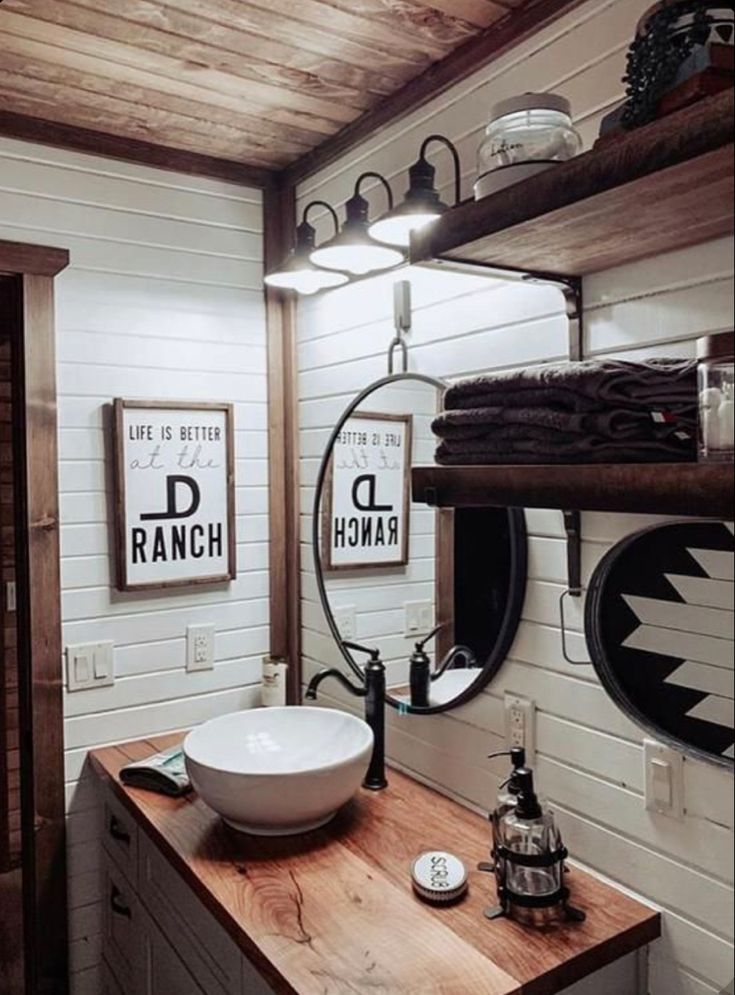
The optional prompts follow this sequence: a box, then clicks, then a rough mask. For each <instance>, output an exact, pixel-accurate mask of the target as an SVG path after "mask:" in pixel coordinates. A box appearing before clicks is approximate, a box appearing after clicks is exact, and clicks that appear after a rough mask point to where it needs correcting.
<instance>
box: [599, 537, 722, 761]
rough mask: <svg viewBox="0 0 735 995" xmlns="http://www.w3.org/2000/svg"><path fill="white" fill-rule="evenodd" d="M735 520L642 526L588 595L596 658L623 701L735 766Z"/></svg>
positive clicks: (653, 727) (634, 714) (676, 740)
mask: <svg viewBox="0 0 735 995" xmlns="http://www.w3.org/2000/svg"><path fill="white" fill-rule="evenodd" d="M734 565H735V543H734V542H733V529H732V526H730V525H726V524H724V523H719V522H703V521H698V522H697V521H695V522H674V523H669V524H666V525H660V526H656V527H655V528H652V529H648V530H646V531H644V532H639V533H637V534H636V535H633V536H631V537H629V538H628V539H626V540H625V541H624V542H622V543H620V544H619V545H618V546H616V547H615V548H614V549H613V550H612V551H611V552H610V553H608V555H607V556H606V557H605V559H604V560H603V561H602V563H601V564H600V565H599V567H598V568H597V570H596V572H595V574H594V577H593V579H592V582H591V585H590V592H589V597H588V600H587V613H586V614H587V617H586V630H587V641H588V645H589V651H590V655H591V658H592V662H593V664H594V666H595V669H596V671H597V674H598V676H599V677H600V680H601V681H602V683H603V685H604V687H605V689H606V690H607V692H608V693H609V694H610V695H611V697H612V698H613V699H614V701H615V702H616V704H618V705H619V706H620V708H622V710H623V711H624V712H625V713H626V714H627V715H628V716H629V717H630V718H631V719H632V720H633V721H634V722H636V723H637V724H638V725H639V726H642V727H643V728H644V729H646V730H647V731H648V732H650V733H651V734H652V735H653V736H655V737H656V738H657V739H660V740H662V741H663V742H665V743H667V744H669V745H671V746H673V747H674V748H676V749H679V750H682V751H683V752H685V753H687V754H690V755H692V756H695V757H698V758H699V759H702V760H707V761H709V762H712V763H717V764H718V765H720V766H725V767H728V768H730V769H732V766H733V756H734V754H733V748H734V747H735V731H733V669H732V661H733V617H734V614H735V613H734V612H733V573H734V571H733V568H734Z"/></svg>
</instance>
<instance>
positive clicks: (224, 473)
mask: <svg viewBox="0 0 735 995" xmlns="http://www.w3.org/2000/svg"><path fill="white" fill-rule="evenodd" d="M114 433H115V471H116V516H117V523H116V524H117V539H118V542H117V553H118V588H119V589H120V590H123V591H132V590H144V589H150V588H164V587H181V586H184V585H187V584H206V583H211V584H214V583H222V582H225V581H228V580H232V579H234V577H235V576H236V546H235V531H234V530H235V516H234V450H233V446H234V440H233V409H232V406H231V405H228V404H185V403H178V402H173V403H168V402H156V401H145V402H143V401H128V400H122V399H118V400H116V401H115V420H114Z"/></svg>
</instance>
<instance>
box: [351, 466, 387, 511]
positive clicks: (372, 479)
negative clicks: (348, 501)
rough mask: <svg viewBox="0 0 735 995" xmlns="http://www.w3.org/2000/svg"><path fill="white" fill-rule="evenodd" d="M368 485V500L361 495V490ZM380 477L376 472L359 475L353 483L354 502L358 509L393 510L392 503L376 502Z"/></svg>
mask: <svg viewBox="0 0 735 995" xmlns="http://www.w3.org/2000/svg"><path fill="white" fill-rule="evenodd" d="M366 485H367V502H366V501H365V500H363V499H362V498H361V496H360V491H361V489H362V488H364V487H365V486H366ZM377 491H378V478H377V477H376V476H375V474H374V473H367V474H365V475H364V476H362V477H358V478H357V480H356V481H355V483H354V484H353V485H352V503H353V504H354V506H355V507H356V508H357V510H358V511H393V505H392V504H376V502H377V500H378V496H377Z"/></svg>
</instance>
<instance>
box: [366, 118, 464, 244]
mask: <svg viewBox="0 0 735 995" xmlns="http://www.w3.org/2000/svg"><path fill="white" fill-rule="evenodd" d="M436 144H440V145H444V146H445V147H446V148H447V149H448V150H449V152H450V153H451V155H452V158H453V160H454V201H455V206H456V205H459V203H460V201H461V199H462V167H461V164H460V159H459V153H458V152H457V149H456V147H455V145H454V144H453V143H452V142H450V141H449V139H448V138H445V137H444V136H443V135H431V136H430V137H429V138H427V139H426V141H425V142H424V143H423V145H422V146H421V152H420V154H419V158H418V161H417V162H415V163H414V165H413V166H412V167H411V170H410V174H409V175H410V177H411V184H410V187H409V190H408V193H407V194H406V199H405V200H404V202H403V203H402V204H401V205H400V206H399V207H396V208H392V209H391V210H390V211H389V212H388V213H387V214H386V215H385V216H384V217H382V218H381V219H380V220H379V221H376V222H375V224H373V225H371V226H370V234H371V235H372V237H373V238H374V239H377V240H378V241H379V242H384V243H387V244H388V245H395V246H400V247H401V248H408V247H409V246H410V244H411V235H412V234H413V232H415V231H420V230H421V229H422V228H425V227H426V226H427V225H430V224H432V223H433V222H434V221H436V220H438V218H440V217H441V216H442V214H445V213H446V212H447V211H448V210H449V207H448V206H447V205H446V204H444V203H443V202H442V199H441V196H440V194H439V191H438V190H437V188H436V167H435V166H433V165H432V164H431V163H430V162H429V160H428V159H427V154H428V151H429V149H430V148H431V146H432V145H436Z"/></svg>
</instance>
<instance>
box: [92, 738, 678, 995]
mask: <svg viewBox="0 0 735 995" xmlns="http://www.w3.org/2000/svg"><path fill="white" fill-rule="evenodd" d="M181 739H182V734H173V735H171V736H166V737H161V738H156V739H151V740H146V741H142V742H136V743H132V744H125V745H122V746H119V747H110V748H107V749H102V750H97V751H95V752H94V753H93V754H91V757H92V763H93V766H94V769H95V770H96V771H97V773H98V774H99V775H100V776H101V778H102V779H103V780H104V781H106V782H108V783H109V784H110V785H111V786H112V788H113V790H114V791H115V792H116V794H117V795H118V797H119V798H120V799H121V800H122V802H123V803H124V804H125V805H126V807H127V808H128V809H129V811H130V812H131V813H132V814H133V815H134V816H135V818H136V819H137V821H138V823H139V825H140V826H141V828H142V829H143V830H144V831H145V832H146V833H147V834H148V835H149V837H150V838H151V839H152V840H153V842H154V843H156V845H157V846H158V847H159V848H160V849H161V850H162V852H163V853H164V855H165V856H166V857H167V859H168V860H169V861H170V862H171V864H172V865H173V866H174V867H175V868H176V870H177V871H178V873H180V874H181V875H182V876H183V877H184V879H185V880H186V881H187V883H188V884H189V886H190V887H191V888H193V889H194V891H195V892H196V893H197V895H198V896H199V898H200V899H201V900H202V902H203V903H204V904H205V905H206V907H207V908H208V909H209V911H210V912H212V913H213V914H214V915H215V916H216V917H217V919H218V920H219V922H220V923H221V925H222V926H223V927H224V928H225V929H226V930H227V931H228V933H229V934H230V935H231V936H232V937H233V938H234V939H235V941H236V942H237V943H238V944H239V945H240V947H241V949H242V950H243V952H244V953H245V954H246V955H247V956H248V957H249V958H250V959H251V960H252V962H253V963H254V964H255V965H256V967H257V968H258V969H259V970H260V971H261V973H262V974H263V975H264V977H266V978H267V980H268V981H269V983H270V984H271V985H272V987H273V988H274V990H275V991H276V992H278V993H284V995H317V993H323V992H324V991H335V992H336V991H339V992H340V993H341V992H356V993H359V992H364V993H367V992H370V993H376V992H380V993H385V995H399V993H400V995H521V993H522V995H552V993H555V992H558V991H560V990H562V989H563V988H564V987H566V986H568V985H570V984H573V983H574V982H576V981H578V980H580V979H581V978H583V977H586V976H587V975H589V974H590V973H592V972H593V971H595V970H598V969H600V968H602V967H604V966H605V965H607V964H609V963H611V962H612V961H614V960H616V959H618V958H619V957H623V956H625V955H627V954H629V953H632V952H633V951H635V950H636V949H638V948H640V947H642V946H644V945H645V944H647V943H650V942H651V941H653V940H655V939H656V938H657V937H658V936H659V934H660V917H659V915H658V914H657V913H656V912H654V911H653V910H651V909H649V908H646V907H644V906H642V905H641V904H639V903H637V902H635V901H633V900H632V899H630V898H627V897H626V896H624V895H622V894H621V893H619V892H618V891H616V890H615V889H613V888H611V887H609V886H608V885H606V884H603V883H602V882H600V881H598V880H597V879H595V878H593V877H591V876H589V875H587V874H585V873H583V872H582V871H580V870H578V869H574V870H573V871H572V874H571V875H570V886H571V887H572V889H573V894H574V901H575V903H576V904H578V905H581V906H582V907H583V908H585V909H586V911H587V913H588V919H587V922H586V923H584V924H582V925H574V926H571V925H564V926H559V927H556V928H554V929H551V930H549V931H539V932H532V931H529V930H527V929H524V928H522V927H520V926H518V925H517V924H515V923H512V922H509V921H505V920H501V921H498V922H495V923H489V922H488V921H487V920H486V919H485V918H484V916H483V910H484V909H485V908H486V907H487V906H488V905H491V904H493V903H494V900H495V896H494V888H493V883H492V879H491V878H490V877H489V876H488V875H486V874H483V873H481V872H479V871H476V870H475V868H476V866H477V863H478V862H479V861H481V860H486V859H487V855H488V846H489V827H488V825H487V822H486V821H485V820H484V819H482V818H480V817H479V816H477V815H474V814H473V813H471V812H469V811H468V810H466V809H464V808H462V807H460V806H459V805H457V804H456V803H455V802H452V801H450V800H449V799H447V798H445V797H443V796H441V795H439V794H437V793H435V792H433V791H431V790H430V789H428V788H426V787H424V786H422V785H420V784H418V783H417V782H415V781H413V780H411V779H410V778H407V777H405V776H404V775H402V774H399V773H398V772H396V771H392V772H391V778H390V782H391V783H390V787H389V789H388V790H387V791H385V792H381V793H377V794H376V793H372V792H365V791H362V792H360V794H359V795H358V797H357V798H356V799H355V800H354V801H353V802H352V803H351V804H350V805H349V806H348V807H347V808H346V809H344V810H343V811H342V813H340V815H339V816H338V817H337V818H336V819H335V820H334V822H332V823H331V825H330V826H328V827H326V828H325V829H322V830H319V831H317V832H314V833H309V834H307V835H305V836H302V837H294V838H291V839H280V840H278V839H275V840H262V839H257V838H255V837H250V836H243V835H239V834H237V833H234V832H232V831H231V830H229V829H227V828H226V827H225V826H224V824H223V823H222V822H221V821H220V820H219V819H218V818H217V816H215V814H214V813H213V812H212V811H211V810H210V809H209V808H207V806H206V805H204V803H203V802H201V801H200V800H199V799H197V798H196V797H195V796H191V797H189V798H188V799H184V800H176V799H169V798H164V797H163V796H159V795H155V794H151V793H148V792H144V791H140V790H134V789H125V788H123V787H122V786H121V785H120V783H119V779H118V774H119V771H120V768H121V767H122V766H123V765H124V764H125V763H127V762H128V761H129V760H132V759H141V758H142V757H144V756H146V755H149V754H151V753H153V752H156V751H158V750H161V749H164V748H166V747H167V746H171V745H174V744H176V743H177V742H180V741H181ZM489 801H490V800H489ZM439 848H441V849H449V850H452V851H453V852H455V853H456V854H457V855H458V856H459V857H461V858H462V859H463V860H464V862H465V864H466V865H467V867H468V868H469V869H470V882H471V889H470V894H469V896H468V898H467V899H465V901H464V902H462V903H461V904H459V905H456V906H454V907H452V908H444V909H433V908H430V907H428V906H426V905H424V904H422V903H421V902H420V901H419V900H418V899H416V898H415V897H414V895H413V893H412V890H411V885H410V866H411V863H412V861H413V860H414V859H415V857H416V856H417V855H418V854H419V853H421V852H422V851H424V850H429V849H439Z"/></svg>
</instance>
